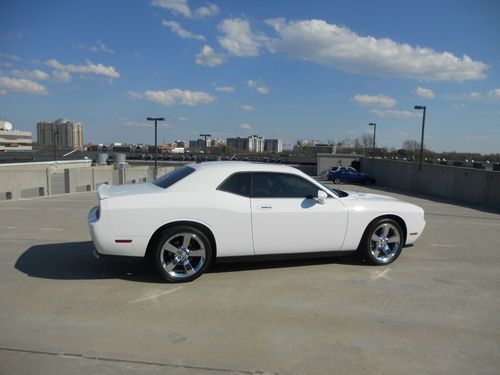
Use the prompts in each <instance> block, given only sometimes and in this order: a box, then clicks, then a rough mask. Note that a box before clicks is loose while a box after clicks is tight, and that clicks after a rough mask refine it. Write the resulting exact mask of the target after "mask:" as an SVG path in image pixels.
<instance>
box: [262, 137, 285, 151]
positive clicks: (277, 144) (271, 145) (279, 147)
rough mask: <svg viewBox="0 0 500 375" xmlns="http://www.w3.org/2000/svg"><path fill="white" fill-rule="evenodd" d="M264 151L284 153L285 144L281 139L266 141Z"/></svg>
mask: <svg viewBox="0 0 500 375" xmlns="http://www.w3.org/2000/svg"><path fill="white" fill-rule="evenodd" d="M264 151H265V152H282V151H283V143H282V142H281V139H266V140H265V141H264Z"/></svg>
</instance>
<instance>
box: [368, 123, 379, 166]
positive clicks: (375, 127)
mask: <svg viewBox="0 0 500 375" xmlns="http://www.w3.org/2000/svg"><path fill="white" fill-rule="evenodd" d="M368 125H370V126H373V150H372V159H375V136H376V135H377V124H375V123H374V122H370V123H369V124H368Z"/></svg>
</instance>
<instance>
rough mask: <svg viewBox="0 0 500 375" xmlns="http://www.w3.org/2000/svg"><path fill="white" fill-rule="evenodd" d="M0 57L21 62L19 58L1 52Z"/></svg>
mask: <svg viewBox="0 0 500 375" xmlns="http://www.w3.org/2000/svg"><path fill="white" fill-rule="evenodd" d="M0 57H5V58H6V59H9V60H12V61H20V60H21V58H20V57H19V56H16V55H10V54H8V53H3V52H0Z"/></svg>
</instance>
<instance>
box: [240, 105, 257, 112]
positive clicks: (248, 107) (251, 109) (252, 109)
mask: <svg viewBox="0 0 500 375" xmlns="http://www.w3.org/2000/svg"><path fill="white" fill-rule="evenodd" d="M240 108H241V109H242V110H244V111H255V108H254V107H253V106H251V105H250V104H243V105H241V106H240Z"/></svg>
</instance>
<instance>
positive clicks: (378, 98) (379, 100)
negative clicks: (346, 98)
mask: <svg viewBox="0 0 500 375" xmlns="http://www.w3.org/2000/svg"><path fill="white" fill-rule="evenodd" d="M351 100H352V101H353V102H356V103H358V104H361V105H372V106H379V107H386V108H391V107H394V106H395V105H396V103H397V101H396V99H393V98H391V97H389V96H385V95H365V94H357V95H354V96H353V97H352V98H351Z"/></svg>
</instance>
